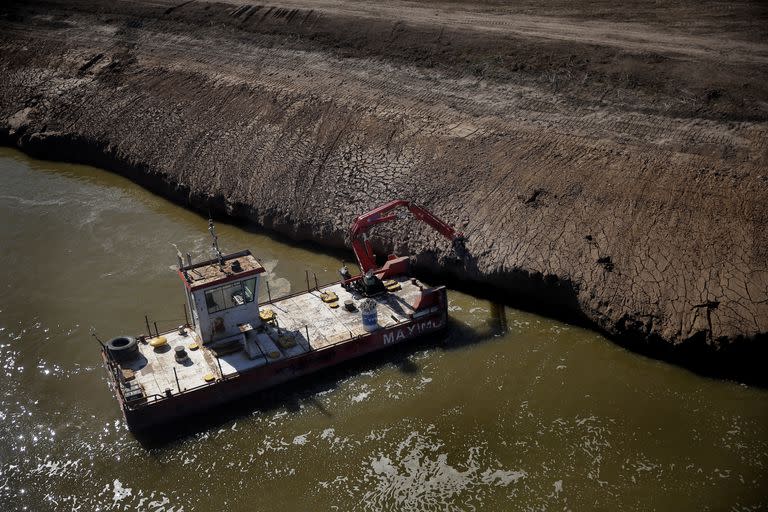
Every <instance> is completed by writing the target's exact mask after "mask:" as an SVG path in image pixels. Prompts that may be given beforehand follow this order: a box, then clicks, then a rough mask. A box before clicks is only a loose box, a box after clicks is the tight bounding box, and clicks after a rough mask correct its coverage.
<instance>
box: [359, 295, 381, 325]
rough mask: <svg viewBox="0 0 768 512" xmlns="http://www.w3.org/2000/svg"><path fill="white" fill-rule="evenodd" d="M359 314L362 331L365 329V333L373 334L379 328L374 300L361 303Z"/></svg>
mask: <svg viewBox="0 0 768 512" xmlns="http://www.w3.org/2000/svg"><path fill="white" fill-rule="evenodd" d="M360 313H361V314H362V316H363V329H365V330H366V331H367V332H373V331H375V330H376V329H378V328H379V319H378V312H377V310H376V301H375V300H371V299H366V300H364V301H363V302H361V303H360Z"/></svg>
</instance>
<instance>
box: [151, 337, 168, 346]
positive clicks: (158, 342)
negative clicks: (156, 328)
mask: <svg viewBox="0 0 768 512" xmlns="http://www.w3.org/2000/svg"><path fill="white" fill-rule="evenodd" d="M167 344H168V338H166V337H165V336H158V337H157V338H152V339H151V340H149V346H150V347H152V348H158V347H162V346H163V345H167Z"/></svg>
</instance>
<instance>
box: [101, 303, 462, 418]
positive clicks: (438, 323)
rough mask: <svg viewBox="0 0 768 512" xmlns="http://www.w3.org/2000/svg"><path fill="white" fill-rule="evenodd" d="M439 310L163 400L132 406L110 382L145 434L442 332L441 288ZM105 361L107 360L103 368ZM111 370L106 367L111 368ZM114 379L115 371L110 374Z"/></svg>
mask: <svg viewBox="0 0 768 512" xmlns="http://www.w3.org/2000/svg"><path fill="white" fill-rule="evenodd" d="M441 295H442V297H441V299H442V300H439V301H438V304H440V306H439V307H438V308H437V311H435V312H433V313H430V314H427V315H424V316H421V317H420V318H417V319H414V320H411V321H408V322H404V323H401V324H398V325H395V326H392V327H389V328H382V329H380V330H377V331H374V332H372V333H370V334H369V335H368V336H364V337H362V338H357V339H354V340H350V341H347V342H343V343H339V344H337V345H333V346H330V347H327V348H323V349H320V350H314V351H311V352H308V353H306V354H302V355H300V356H296V357H293V358H290V359H284V360H281V361H277V362H274V363H270V364H267V365H265V366H261V367H258V368H254V369H252V370H248V371H245V372H243V373H240V374H238V375H235V376H231V377H228V378H226V379H224V380H219V381H216V382H213V383H211V384H209V385H206V386H203V387H200V388H197V389H195V390H191V391H187V392H184V393H182V394H179V395H174V396H171V397H168V398H165V399H162V400H158V401H154V402H149V403H143V404H138V405H129V404H128V403H126V401H125V400H124V398H123V397H122V395H121V394H120V393H119V392H118V391H117V389H116V388H117V386H119V383H117V382H115V381H114V378H112V385H113V386H115V393H116V395H117V398H118V401H119V402H120V407H121V409H122V411H123V415H124V417H125V420H126V423H127V424H128V428H129V429H130V430H132V431H139V430H145V429H147V428H149V427H152V426H155V425H159V424H162V423H169V422H172V421H176V420H179V419H181V418H183V417H185V416H190V415H193V414H197V413H200V412H203V411H205V410H207V409H210V408H211V407H214V406H217V405H221V404H224V403H227V402H231V401H232V400H235V399H237V398H241V397H244V396H246V395H249V394H252V393H255V392H257V391H261V390H264V389H267V388H270V387H273V386H275V385H277V384H280V383H283V382H287V381H290V380H293V379H296V378H299V377H302V376H305V375H309V374H311V373H314V372H317V371H319V370H322V369H325V368H330V367H332V366H335V365H338V364H340V363H343V362H345V361H348V360H351V359H355V358H358V357H360V356H363V355H365V354H369V353H371V352H375V351H377V350H381V349H384V348H386V347H389V346H392V345H396V344H400V343H403V342H406V341H409V340H413V339H415V338H418V337H420V336H422V335H424V334H428V333H432V332H436V331H439V330H441V329H443V328H444V327H445V325H446V321H447V316H448V315H447V302H448V301H447V297H446V293H445V289H442V290H441ZM106 363H107V361H106V358H105V364H106ZM107 366H108V365H107ZM109 373H110V375H113V373H112V372H109Z"/></svg>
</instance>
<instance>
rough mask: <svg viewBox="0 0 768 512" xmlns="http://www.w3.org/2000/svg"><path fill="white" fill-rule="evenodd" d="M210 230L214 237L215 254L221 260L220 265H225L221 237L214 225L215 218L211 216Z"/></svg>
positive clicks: (209, 221)
mask: <svg viewBox="0 0 768 512" xmlns="http://www.w3.org/2000/svg"><path fill="white" fill-rule="evenodd" d="M208 231H209V232H210V233H211V238H213V243H212V244H211V247H213V254H214V256H216V259H217V260H218V261H219V266H221V265H224V256H222V255H221V249H219V237H218V236H217V235H216V228H215V227H214V225H213V219H212V218H210V217H209V218H208Z"/></svg>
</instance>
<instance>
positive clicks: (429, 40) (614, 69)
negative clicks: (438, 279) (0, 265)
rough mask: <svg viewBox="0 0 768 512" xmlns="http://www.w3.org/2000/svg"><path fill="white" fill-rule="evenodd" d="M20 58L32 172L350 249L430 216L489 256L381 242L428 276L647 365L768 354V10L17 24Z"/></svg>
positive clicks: (70, 5) (24, 12) (20, 109)
mask: <svg viewBox="0 0 768 512" xmlns="http://www.w3.org/2000/svg"><path fill="white" fill-rule="evenodd" d="M0 49H1V52H0V70H1V71H2V81H1V83H0V136H1V137H2V139H3V140H5V141H6V143H9V144H15V145H18V146H19V147H21V148H22V149H25V150H26V151H28V152H30V153H33V154H37V155H43V156H47V157H50V158H60V159H67V160H75V161H82V162H87V163H95V164H97V165H102V166H105V167H108V168H111V169H113V170H117V171H119V172H122V173H124V174H126V175H128V176H130V177H132V178H133V179H136V180H137V181H140V182H142V183H145V184H147V185H148V186H150V187H153V188H155V189H158V190H162V191H163V192H164V193H167V194H170V195H174V196H175V197H176V198H181V199H182V200H184V201H188V202H189V203H191V204H192V205H193V206H195V207H198V208H201V209H204V208H207V207H208V206H209V205H213V206H215V207H217V208H224V209H226V211H227V212H228V213H230V214H232V215H235V216H239V217H244V218H248V219H251V220H254V221H256V222H258V223H260V224H262V225H264V226H266V227H268V228H271V229H275V230H277V231H279V232H282V233H284V234H287V235H289V236H293V237H295V238H302V239H311V240H315V241H319V242H321V243H325V244H328V245H332V246H342V245H343V244H344V243H345V241H344V236H345V233H346V230H347V228H348V226H349V224H350V221H351V219H352V218H353V217H354V216H355V215H357V214H359V213H361V212H363V211H366V210H367V209H369V208H370V207H372V206H375V205H377V204H379V203H381V202H384V201H387V200H390V199H395V198H404V199H410V200H413V201H416V202H418V203H420V204H423V205H426V206H427V207H429V208H430V209H432V210H433V211H434V212H436V213H437V214H438V215H439V216H441V217H442V218H444V219H446V220H448V221H450V222H452V223H453V224H455V225H456V226H458V227H459V228H460V229H461V230H462V231H464V232H465V234H466V235H467V244H466V245H467V248H468V250H469V253H470V254H471V257H470V258H469V259H467V260H465V261H457V260H456V259H454V258H451V257H450V255H448V254H447V252H446V250H447V244H445V243H443V242H442V241H441V240H439V239H438V238H437V237H436V235H435V234H434V233H431V232H430V231H428V230H427V229H425V228H424V227H422V226H419V225H414V224H408V225H402V226H400V227H399V229H397V230H396V229H381V234H382V236H383V238H385V239H387V238H388V237H391V238H392V240H393V242H392V244H391V245H392V246H394V247H395V248H397V249H399V250H403V251H404V250H410V251H411V252H412V253H414V254H416V255H417V256H418V258H419V261H420V262H421V263H422V264H423V265H424V266H430V267H432V268H433V269H435V268H439V269H441V272H444V273H445V274H451V275H454V276H456V279H461V280H463V281H471V282H473V283H475V284H477V285H480V286H484V285H492V286H493V287H494V288H495V289H496V290H503V291H504V293H506V294H508V296H509V297H513V298H514V300H515V301H516V302H517V303H518V304H522V305H526V304H527V305H529V306H530V307H532V308H537V307H540V306H544V305H549V306H550V307H551V308H555V309H557V308H564V309H567V310H568V311H571V312H573V311H576V312H579V313H583V314H584V315H585V316H586V317H587V318H588V319H590V320H591V321H593V322H594V323H596V324H597V325H598V326H600V327H601V328H603V329H604V330H606V331H607V332H608V333H611V334H615V335H621V336H622V337H626V338H627V339H634V340H637V342H638V344H639V345H643V344H648V345H653V344H656V345H660V346H661V345H664V346H670V347H677V349H676V350H678V351H680V350H688V349H690V348H693V349H694V350H693V352H691V353H698V352H699V351H700V349H704V350H709V351H711V350H713V349H714V348H718V349H723V348H725V349H729V350H730V349H733V347H747V346H748V347H752V348H754V347H755V346H760V347H762V346H763V345H764V340H765V335H766V332H768V235H766V227H767V226H768V206H767V202H766V199H768V194H766V191H767V190H768V123H767V121H768V8H767V7H766V6H765V4H762V3H761V2H731V3H727V4H726V3H722V2H699V1H693V0H683V1H671V2H665V3H664V5H663V6H658V5H655V4H654V3H653V2H641V1H628V2H625V3H624V5H623V6H622V7H621V8H616V7H615V6H614V3H613V2H609V1H607V0H606V1H603V0H595V1H579V2H576V3H574V2H567V1H565V0H555V1H548V2H543V3H541V2H533V1H519V2H501V1H498V2H493V1H490V2H480V3H475V2H460V1H456V2H420V3H409V2H354V1H351V0H317V1H313V0H287V1H283V2H281V3H276V4H269V5H262V4H255V3H244V2H239V1H232V2H224V3H216V2H206V1H191V2H183V1H181V2H179V1H177V2H168V1H165V0H146V1H145V0H137V1H130V2H128V1H125V2H94V1H92V0H90V1H89V0H73V1H66V2H65V1H63V0H62V1H49V2H10V3H5V4H4V6H3V7H0ZM438 266H439V267H438ZM665 343H666V344H665ZM739 350H741V349H739ZM750 350H751V349H750ZM721 352H722V350H721Z"/></svg>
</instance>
